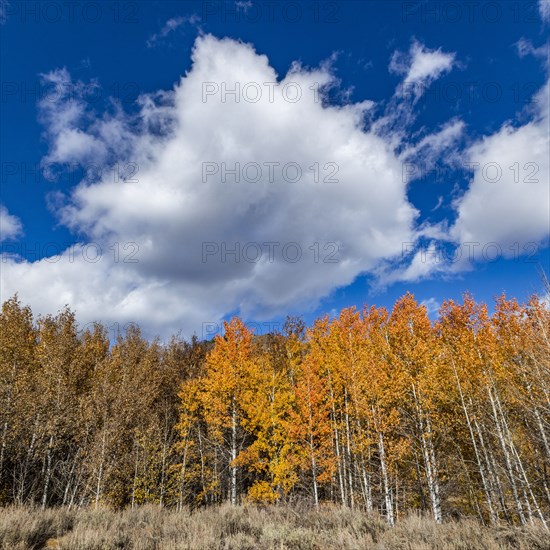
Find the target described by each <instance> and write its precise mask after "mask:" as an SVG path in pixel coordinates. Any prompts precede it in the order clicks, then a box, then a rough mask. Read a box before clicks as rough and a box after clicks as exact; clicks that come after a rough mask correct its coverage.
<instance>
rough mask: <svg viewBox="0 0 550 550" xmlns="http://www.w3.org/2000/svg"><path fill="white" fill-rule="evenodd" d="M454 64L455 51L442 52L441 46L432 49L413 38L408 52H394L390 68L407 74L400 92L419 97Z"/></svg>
mask: <svg viewBox="0 0 550 550" xmlns="http://www.w3.org/2000/svg"><path fill="white" fill-rule="evenodd" d="M454 65H455V54H454V53H445V52H442V51H441V48H438V49H437V50H430V49H428V48H426V46H424V44H421V43H420V42H418V41H416V40H413V42H412V44H411V47H410V49H409V52H408V53H403V52H394V54H393V56H392V58H391V61H390V66H389V69H390V72H393V73H396V74H403V75H405V78H404V80H403V82H402V83H401V84H400V85H399V88H398V94H399V95H407V94H409V95H411V96H413V97H414V98H415V99H418V98H419V97H420V96H421V95H422V94H423V93H424V91H425V90H426V89H427V88H428V87H429V86H430V84H431V83H432V82H433V81H434V80H436V79H437V78H439V77H441V76H442V75H443V74H445V73H446V72H449V71H450V70H451V69H452V68H453V66H454Z"/></svg>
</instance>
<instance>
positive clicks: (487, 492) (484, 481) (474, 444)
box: [451, 354, 498, 524]
mask: <svg viewBox="0 0 550 550" xmlns="http://www.w3.org/2000/svg"><path fill="white" fill-rule="evenodd" d="M451 363H452V365H453V371H454V375H455V379H456V384H457V388H458V393H459V395H460V402H461V405H462V411H463V412H464V417H465V419H466V424H467V426H468V431H469V433H470V440H471V442H472V447H473V449H474V454H475V457H476V461H477V465H478V470H479V475H480V477H481V483H482V485H483V490H484V492H485V498H486V500H487V507H488V508H489V517H490V519H491V523H492V524H495V523H497V520H498V517H497V514H496V513H495V509H494V506H493V500H492V498H491V492H490V490H489V485H488V483H487V477H486V475H485V468H484V467H483V463H482V461H481V456H480V454H479V449H478V447H477V442H476V438H475V435H474V430H473V427H472V422H471V419H470V415H469V413H468V408H467V407H466V403H465V401H464V393H463V392H462V385H461V384H460V379H459V378H458V373H457V371H456V366H455V364H454V359H453V357H452V354H451Z"/></svg>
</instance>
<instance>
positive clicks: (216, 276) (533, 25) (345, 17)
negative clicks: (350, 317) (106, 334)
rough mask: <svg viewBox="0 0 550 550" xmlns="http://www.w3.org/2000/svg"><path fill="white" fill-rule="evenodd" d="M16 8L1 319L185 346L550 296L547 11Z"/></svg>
mask: <svg viewBox="0 0 550 550" xmlns="http://www.w3.org/2000/svg"><path fill="white" fill-rule="evenodd" d="M0 6H1V8H0V21H1V27H0V41H1V43H0V46H1V48H0V60H1V66H0V72H1V81H2V90H1V103H0V109H1V119H0V132H1V144H0V156H1V159H2V173H1V193H0V203H1V205H2V206H1V209H0V229H1V233H2V235H1V240H2V243H1V246H2V252H3V257H2V263H1V264H0V269H1V277H2V279H1V294H2V296H1V298H2V300H5V299H7V298H8V297H9V296H10V295H12V294H13V293H14V292H18V293H19V295H20V297H21V299H22V300H23V301H24V302H26V303H29V304H31V305H32V306H33V309H34V310H35V311H36V312H40V313H48V312H52V313H55V312H56V311H57V310H58V309H59V308H61V307H63V305H64V304H66V303H68V304H69V305H70V306H71V307H72V308H74V309H75V310H76V312H77V315H78V317H79V319H80V320H81V322H82V323H83V324H84V323H88V322H91V321H94V320H101V321H103V322H105V323H107V324H108V325H109V326H124V325H125V324H127V323H128V322H136V323H139V324H140V325H142V326H143V327H144V329H145V331H146V334H148V335H154V334H160V335H161V336H163V337H164V336H167V335H169V334H172V333H175V332H178V331H180V330H181V332H182V334H183V335H185V336H188V335H190V334H192V333H193V332H195V333H197V334H198V335H199V336H201V335H204V334H205V331H211V330H212V327H215V326H216V324H217V323H219V321H220V320H221V319H224V318H228V317H229V316H231V315H233V314H240V315H242V316H243V317H244V318H245V319H248V320H249V321H251V322H256V323H259V325H257V326H258V327H260V328H259V330H262V327H268V326H269V325H267V324H265V325H262V324H261V323H267V322H270V321H279V320H281V319H283V318H284V316H285V315H286V314H287V313H290V314H303V316H304V318H305V319H306V321H308V322H311V320H312V319H313V318H315V317H316V316H319V315H321V314H323V313H330V314H333V313H334V312H337V311H338V310H340V309H341V308H343V307H347V306H350V305H357V306H359V307H360V306H361V305H362V304H364V303H369V304H376V305H385V306H387V307H391V305H392V303H393V302H394V301H395V299H396V298H398V297H399V296H400V295H402V294H403V293H405V292H406V291H411V292H413V293H414V294H415V296H416V297H417V299H418V300H419V301H423V302H425V303H426V305H427V306H428V308H429V310H430V311H431V312H433V314H435V312H436V310H437V307H438V305H439V304H441V303H442V301H443V300H444V299H446V298H454V299H460V297H461V295H462V294H463V293H464V292H466V291H469V292H472V293H473V295H474V296H475V297H476V298H477V299H478V300H482V301H486V302H489V303H490V302H492V300H493V299H494V297H495V296H496V295H498V294H500V293H501V292H506V293H507V294H509V295H513V296H516V297H518V298H519V299H520V300H523V299H526V298H527V297H528V296H529V295H531V294H533V293H538V294H541V295H542V294H543V285H542V283H541V280H540V275H539V272H538V270H539V269H540V268H541V267H542V268H543V269H545V270H546V272H547V273H548V271H549V270H550V249H549V234H550V229H549V228H550V191H549V189H550V182H549V167H548V162H549V161H548V156H549V155H548V135H549V115H548V112H549V105H548V68H549V64H548V38H549V29H550V8H549V7H548V2H538V1H533V2H529V1H527V2H514V1H513V0H512V1H504V2H476V3H470V4H468V3H467V4H466V5H464V4H462V3H458V2H423V1H422V2H418V1H412V0H411V1H403V2H401V1H390V2H382V1H380V2H360V1H341V2H324V1H319V2H315V1H306V2H292V1H286V0H280V1H278V2H265V1H259V0H241V1H238V2H234V1H224V2H220V1H205V2H193V1H186V2H173V1H170V2H156V1H143V2H141V1H140V2H132V1H120V2H116V1H115V2H76V3H74V4H70V3H69V5H68V3H65V2H17V1H15V0H10V1H9V2H5V1H2V2H1V4H0ZM231 90H236V92H235V93H231ZM258 94H259V95H258ZM271 94H272V95H271ZM237 167H238V168H237ZM244 167H246V168H244ZM236 168H237V171H238V173H239V181H238V182H237V181H235V175H234V173H232V172H231V170H232V169H233V170H235V169H236ZM224 170H227V173H226V174H224V173H223V172H224ZM270 170H272V171H270ZM224 176H225V177H224ZM266 243H275V244H271V245H270V244H266ZM270 247H271V248H270ZM232 250H233V251H234V250H238V252H239V254H238V261H237V257H236V256H235V254H231V251H232ZM224 251H225V252H226V253H225V254H224ZM298 255H299V256H300V257H298ZM117 323H118V325H117ZM205 327H207V328H205ZM264 330H265V329H264Z"/></svg>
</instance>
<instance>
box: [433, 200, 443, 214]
mask: <svg viewBox="0 0 550 550" xmlns="http://www.w3.org/2000/svg"><path fill="white" fill-rule="evenodd" d="M442 204H443V197H438V198H437V204H436V205H435V206H434V207H433V208H432V212H435V211H436V210H439V208H440V206H441V205H442Z"/></svg>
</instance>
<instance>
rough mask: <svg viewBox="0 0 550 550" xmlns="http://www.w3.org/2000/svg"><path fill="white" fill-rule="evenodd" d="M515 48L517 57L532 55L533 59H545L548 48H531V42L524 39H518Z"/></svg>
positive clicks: (544, 46)
mask: <svg viewBox="0 0 550 550" xmlns="http://www.w3.org/2000/svg"><path fill="white" fill-rule="evenodd" d="M514 45H515V46H516V48H517V51H518V55H519V57H521V58H523V57H527V56H528V55H533V56H534V57H543V58H544V57H546V56H547V55H548V47H547V46H546V45H545V44H543V45H542V46H539V47H538V48H535V46H533V43H532V42H531V40H527V39H525V38H523V37H522V38H520V39H519V40H518V41H517V42H516V43H515V44H514Z"/></svg>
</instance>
